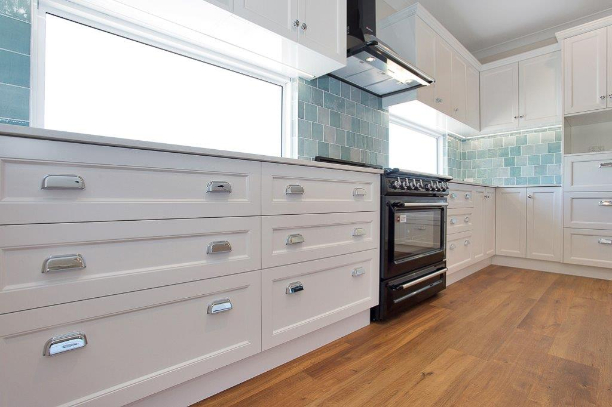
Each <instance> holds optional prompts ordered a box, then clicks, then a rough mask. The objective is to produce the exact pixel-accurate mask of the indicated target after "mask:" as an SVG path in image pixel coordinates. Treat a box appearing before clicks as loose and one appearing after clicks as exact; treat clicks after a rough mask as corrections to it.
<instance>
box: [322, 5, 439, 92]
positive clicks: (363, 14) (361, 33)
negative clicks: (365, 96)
mask: <svg viewBox="0 0 612 407" xmlns="http://www.w3.org/2000/svg"><path fill="white" fill-rule="evenodd" d="M347 25H348V30H347V33H348V34H347V41H346V44H347V47H348V50H347V57H348V58H347V60H346V62H347V65H346V66H345V67H344V68H342V69H339V70H337V71H334V72H332V73H331V74H330V76H333V77H334V78H336V79H339V80H341V81H343V82H346V83H349V84H351V85H353V86H356V87H358V88H360V89H362V90H365V91H366V92H370V93H372V94H374V95H376V96H390V95H394V94H397V93H402V92H407V91H410V90H414V89H417V88H420V87H422V86H429V85H431V84H432V83H434V79H433V78H432V77H431V76H429V75H428V74H427V73H425V72H423V71H421V70H420V69H418V68H417V67H415V66H414V65H412V64H411V63H409V62H407V61H405V60H403V59H402V58H401V57H400V56H399V55H397V53H395V51H393V50H392V49H391V48H390V47H389V46H387V45H385V43H384V42H382V41H381V40H379V39H378V38H376V0H348V2H347Z"/></svg>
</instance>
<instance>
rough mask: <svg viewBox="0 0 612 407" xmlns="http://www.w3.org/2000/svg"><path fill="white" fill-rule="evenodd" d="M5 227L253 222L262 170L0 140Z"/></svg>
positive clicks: (210, 160) (243, 164) (251, 164)
mask: <svg viewBox="0 0 612 407" xmlns="http://www.w3.org/2000/svg"><path fill="white" fill-rule="evenodd" d="M0 168H1V169H0V186H1V187H2V199H1V200H0V224H5V225H6V224H30V223H54V222H88V221H115V220H138V219H169V218H172V219H178V218H206V217H221V216H250V215H259V214H260V212H261V195H260V191H261V187H260V185H261V184H260V182H261V163H258V162H255V161H244V160H232V159H226V158H217V157H205V156H197V155H187V154H177V153H162V152H154V151H144V150H133V149H127V148H116V147H104V146H93V145H85V144H76V143H60V142H56V141H45V140H32V139H19V138H14V137H0Z"/></svg>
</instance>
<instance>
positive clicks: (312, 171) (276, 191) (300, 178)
mask: <svg viewBox="0 0 612 407" xmlns="http://www.w3.org/2000/svg"><path fill="white" fill-rule="evenodd" d="M379 208H380V175H377V174H368V173H359V172H351V171H339V170H330V169H323V168H312V167H302V166H298V165H283V164H271V163H263V164H262V210H263V214H264V215H283V214H305V213H332V212H364V211H371V212H374V211H377V210H378V209H379Z"/></svg>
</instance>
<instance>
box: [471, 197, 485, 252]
mask: <svg viewBox="0 0 612 407" xmlns="http://www.w3.org/2000/svg"><path fill="white" fill-rule="evenodd" d="M485 195H486V192H485V189H484V188H475V189H474V190H473V191H472V199H473V201H474V215H473V219H472V223H473V224H474V229H473V232H472V241H471V242H472V259H473V260H474V261H480V260H483V259H484V257H485V229H486V228H485V220H486V215H485V207H486V202H485V201H486V198H485Z"/></svg>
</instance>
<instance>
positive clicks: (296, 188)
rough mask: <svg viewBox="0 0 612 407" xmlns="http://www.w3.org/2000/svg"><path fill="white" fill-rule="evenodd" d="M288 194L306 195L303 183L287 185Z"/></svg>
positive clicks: (286, 191)
mask: <svg viewBox="0 0 612 407" xmlns="http://www.w3.org/2000/svg"><path fill="white" fill-rule="evenodd" d="M285 194H286V195H304V187H303V186H301V185H287V188H285Z"/></svg>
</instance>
